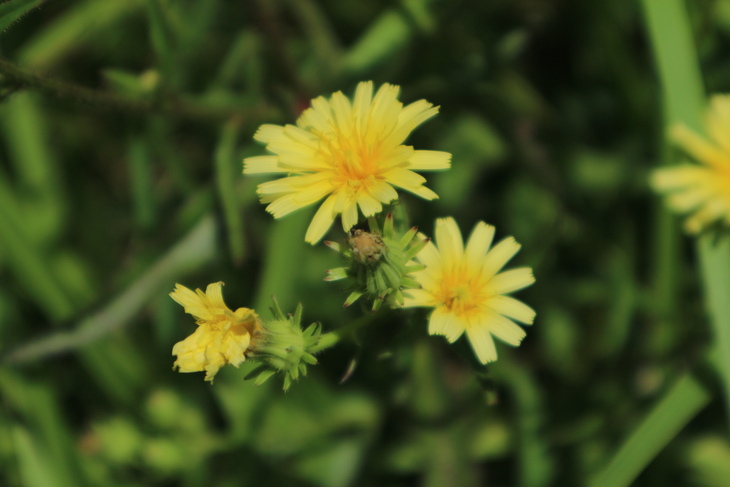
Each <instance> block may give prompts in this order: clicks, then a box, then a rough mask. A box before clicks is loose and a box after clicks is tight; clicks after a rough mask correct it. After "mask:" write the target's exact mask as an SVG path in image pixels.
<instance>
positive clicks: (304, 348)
mask: <svg viewBox="0 0 730 487" xmlns="http://www.w3.org/2000/svg"><path fill="white" fill-rule="evenodd" d="M272 300H273V303H274V304H273V306H272V307H271V312H272V314H273V316H274V319H273V320H270V321H262V323H261V328H260V329H258V330H256V331H254V333H253V336H252V337H251V344H250V345H249V349H248V352H247V353H246V357H247V358H249V359H251V360H257V361H259V362H260V363H261V364H260V365H259V366H258V367H257V368H256V369H254V370H253V371H251V372H250V373H249V374H248V375H247V376H246V379H253V378H256V381H255V383H256V385H260V384H263V383H264V382H266V380H267V379H269V377H271V376H272V375H274V374H275V373H277V372H282V373H283V374H284V390H285V391H286V390H287V389H289V387H290V386H291V384H292V381H295V380H297V379H299V376H300V375H302V376H306V375H307V364H312V365H314V364H316V363H317V359H316V358H314V355H313V354H312V353H310V350H311V349H312V348H313V347H314V346H315V345H316V344H317V343H318V342H319V337H320V335H321V333H322V325H321V324H320V323H312V324H311V325H309V327H307V329H306V330H302V328H301V321H302V305H301V304H299V305H298V306H297V309H296V311H295V313H294V314H293V315H288V316H287V315H285V314H284V312H283V311H282V310H281V307H280V306H279V302H278V301H277V300H276V298H273V297H272Z"/></svg>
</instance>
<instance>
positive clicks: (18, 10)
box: [0, 0, 45, 31]
mask: <svg viewBox="0 0 730 487" xmlns="http://www.w3.org/2000/svg"><path fill="white" fill-rule="evenodd" d="M44 1H45V0H10V1H8V2H4V3H0V31H3V30H5V29H7V28H8V26H9V25H10V24H12V23H13V22H15V21H16V20H18V19H19V18H21V17H22V16H23V15H25V14H27V13H28V12H30V11H31V10H33V9H34V8H36V7H38V6H39V5H40V4H42V3H43V2H44Z"/></svg>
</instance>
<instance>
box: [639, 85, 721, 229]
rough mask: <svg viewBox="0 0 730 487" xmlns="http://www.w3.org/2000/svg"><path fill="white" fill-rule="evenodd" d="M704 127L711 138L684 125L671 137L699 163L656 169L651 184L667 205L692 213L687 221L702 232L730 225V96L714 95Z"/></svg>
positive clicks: (678, 210) (691, 226) (690, 227)
mask: <svg viewBox="0 0 730 487" xmlns="http://www.w3.org/2000/svg"><path fill="white" fill-rule="evenodd" d="M706 117H707V118H706V122H705V126H706V128H707V132H708V133H709V135H710V140H707V139H705V138H703V137H700V136H699V135H697V134H696V133H694V132H692V131H691V130H690V129H689V128H687V127H686V126H684V125H679V126H676V127H674V128H673V129H672V131H671V135H672V138H673V139H674V140H675V141H676V142H677V144H679V145H680V146H681V147H682V148H683V149H684V150H685V151H687V152H688V153H689V154H690V155H691V156H692V157H693V158H694V159H696V160H697V161H698V162H699V163H700V164H701V165H698V164H683V165H680V166H675V167H666V168H661V169H656V170H654V172H653V173H652V175H651V185H652V187H653V188H654V189H655V190H656V191H658V192H660V193H664V194H665V195H666V202H667V205H668V206H669V207H670V208H671V209H672V210H674V211H676V212H678V213H691V216H689V218H687V220H686V221H685V224H684V226H685V229H686V230H687V232H689V233H699V232H700V231H701V230H702V229H704V228H706V227H707V226H708V225H710V224H712V223H714V222H717V221H721V222H722V223H724V224H725V225H728V224H730V96H728V95H717V96H714V97H712V100H711V104H710V109H709V110H708V112H707V115H706Z"/></svg>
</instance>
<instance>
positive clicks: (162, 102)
mask: <svg viewBox="0 0 730 487" xmlns="http://www.w3.org/2000/svg"><path fill="white" fill-rule="evenodd" d="M0 76H1V77H2V78H5V79H6V80H8V81H10V82H11V83H13V84H14V85H16V86H14V87H13V88H12V89H13V90H15V89H17V88H20V87H26V86H31V87H34V88H37V89H39V90H41V91H44V92H46V93H49V94H52V95H54V96H57V97H59V98H61V99H64V100H73V101H75V102H82V103H86V104H88V105H92V106H97V107H99V108H105V109H113V110H119V111H124V112H128V113H165V114H169V115H173V116H176V117H179V118H186V119H197V120H200V119H202V120H211V119H212V120H225V119H228V118H231V117H243V116H244V115H250V112H251V111H252V110H251V108H244V107H230V106H225V107H224V106H213V105H209V104H202V103H199V102H195V101H192V100H184V99H180V98H177V97H176V98H172V99H171V98H169V97H165V98H161V97H156V98H152V99H145V98H131V97H128V96H122V95H119V94H117V93H113V92H110V91H102V90H94V89H91V88H86V87H84V86H79V85H77V84H74V83H69V82H67V81H64V80H61V79H59V78H56V77H54V76H49V75H46V74H39V73H37V72H34V71H32V70H29V69H26V68H22V67H20V66H18V65H16V64H13V63H11V62H9V61H7V60H5V59H0ZM254 110H257V111H261V107H259V108H257V109H256V108H255V109H254Z"/></svg>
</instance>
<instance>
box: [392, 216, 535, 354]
mask: <svg viewBox="0 0 730 487" xmlns="http://www.w3.org/2000/svg"><path fill="white" fill-rule="evenodd" d="M493 237H494V227H493V226H491V225H487V224H486V223H484V222H479V223H477V225H476V226H475V227H474V230H473V231H472V234H471V236H470V237H469V241H468V243H467V245H466V249H465V248H464V242H463V240H462V238H461V231H460V230H459V227H458V226H457V225H456V222H455V221H454V219H453V218H440V219H438V220H436V243H437V244H438V248H437V247H436V246H435V245H434V244H433V243H431V242H429V243H428V244H427V245H426V247H425V248H424V249H423V250H422V251H421V252H420V253H419V254H418V256H417V257H416V258H417V259H418V260H419V261H420V262H421V263H422V264H424V265H425V266H426V269H424V270H422V271H419V272H415V273H413V278H414V279H415V280H416V281H418V282H419V283H420V284H421V286H422V289H414V290H408V291H407V292H404V294H405V295H406V299H405V306H423V307H429V308H434V310H433V312H432V313H431V317H430V319H429V325H428V332H429V333H430V334H431V335H444V336H446V339H447V340H448V341H449V342H452V343H453V342H455V341H456V340H457V339H458V338H459V337H460V336H461V335H462V334H463V333H464V332H466V335H467V337H468V338H469V342H471V346H472V348H473V349H474V352H475V353H476V356H477V358H478V359H479V361H480V362H481V363H483V364H486V363H487V362H492V361H494V360H497V350H496V348H495V346H494V341H493V340H492V336H495V337H497V338H499V339H500V340H502V341H504V342H506V343H508V344H510V345H514V346H516V345H519V344H520V342H521V341H522V339H523V338H524V336H525V331H524V330H523V329H522V328H521V327H519V326H518V325H516V324H515V323H514V321H512V320H516V321H519V322H521V323H524V324H527V325H530V324H532V322H533V320H534V319H535V311H533V309H532V308H530V307H529V306H527V305H525V304H524V303H522V302H521V301H518V300H516V299H514V298H512V297H509V296H506V294H508V293H511V292H513V291H517V290H519V289H522V288H525V287H527V286H529V285H530V284H532V283H533V282H535V278H534V277H533V275H532V270H531V269H530V268H527V267H524V268H518V269H511V270H508V271H505V272H502V273H498V272H499V270H500V269H501V268H502V267H503V266H504V265H505V264H506V263H507V261H508V260H509V259H511V258H512V256H514V255H515V254H516V253H517V251H518V250H519V249H520V245H519V244H518V243H517V242H515V239H514V238H512V237H509V238H506V239H504V240H502V241H501V242H500V243H498V244H497V245H495V246H494V247H492V249H491V250H490V245H491V243H492V238H493ZM409 295H410V296H409Z"/></svg>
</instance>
